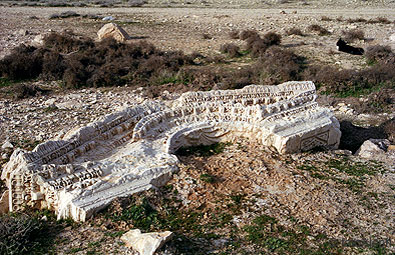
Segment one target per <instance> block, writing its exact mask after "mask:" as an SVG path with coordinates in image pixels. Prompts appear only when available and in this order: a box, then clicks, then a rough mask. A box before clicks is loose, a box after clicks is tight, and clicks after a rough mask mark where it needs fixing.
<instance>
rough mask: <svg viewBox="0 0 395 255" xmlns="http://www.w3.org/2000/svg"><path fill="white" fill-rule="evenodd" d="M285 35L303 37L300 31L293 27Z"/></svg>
mask: <svg viewBox="0 0 395 255" xmlns="http://www.w3.org/2000/svg"><path fill="white" fill-rule="evenodd" d="M286 34H287V35H299V36H304V34H303V32H302V30H300V29H299V28H296V27H293V28H291V29H289V30H287V32H286Z"/></svg>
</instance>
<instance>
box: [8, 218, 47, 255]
mask: <svg viewBox="0 0 395 255" xmlns="http://www.w3.org/2000/svg"><path fill="white" fill-rule="evenodd" d="M42 229H43V224H42V222H40V221H39V220H38V219H37V218H33V217H30V216H27V215H16V216H9V215H5V216H1V217H0V254H5V255H6V254H29V252H31V251H32V250H33V249H34V248H35V247H36V246H38V245H39V243H38V242H37V240H38V239H39V236H40V235H45V233H40V231H41V230H42Z"/></svg>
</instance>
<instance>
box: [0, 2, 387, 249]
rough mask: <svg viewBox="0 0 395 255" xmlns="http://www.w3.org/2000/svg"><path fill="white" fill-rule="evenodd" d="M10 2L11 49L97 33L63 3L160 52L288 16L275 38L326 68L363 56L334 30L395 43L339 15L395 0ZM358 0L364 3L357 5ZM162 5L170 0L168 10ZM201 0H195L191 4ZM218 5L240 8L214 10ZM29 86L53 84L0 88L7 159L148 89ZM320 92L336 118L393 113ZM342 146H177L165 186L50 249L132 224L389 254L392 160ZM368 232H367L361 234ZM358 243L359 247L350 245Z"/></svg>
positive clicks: (194, 47) (260, 243)
mask: <svg viewBox="0 0 395 255" xmlns="http://www.w3.org/2000/svg"><path fill="white" fill-rule="evenodd" d="M202 3H203V4H202ZM7 4H8V3H7ZM7 4H6V3H3V5H2V6H0V13H1V15H0V16H1V17H0V56H1V57H3V56H5V55H6V54H8V53H9V52H10V50H11V49H12V48H13V47H14V46H16V45H18V44H20V43H23V42H24V43H28V42H31V41H32V40H33V38H34V37H35V36H36V35H38V34H45V33H48V32H49V31H63V30H64V29H73V30H74V31H75V32H76V33H79V34H84V35H86V36H89V37H95V36H96V35H95V34H96V32H97V30H98V29H99V28H100V27H101V26H102V25H103V24H104V23H105V22H104V21H101V20H93V19H89V18H83V17H75V18H68V19H49V17H50V15H52V14H54V13H60V12H63V11H66V10H72V11H75V12H77V13H79V14H92V15H98V16H100V17H105V16H110V15H111V16H113V17H114V18H115V22H116V23H118V24H120V25H122V27H124V28H125V30H126V31H127V32H129V33H130V35H132V36H133V37H134V39H133V40H148V41H150V42H152V43H154V45H156V46H157V47H159V48H160V49H163V50H182V51H185V52H187V53H191V52H193V51H198V52H201V53H204V54H208V55H218V54H220V53H219V47H220V46H221V45H222V44H224V43H228V42H234V43H236V44H238V45H242V41H240V40H234V39H230V38H229V35H228V34H229V32H230V31H233V30H245V29H256V30H258V31H261V32H266V31H275V32H278V33H280V34H282V35H285V32H286V31H287V30H288V29H290V28H292V27H298V28H300V29H301V30H302V31H303V32H304V33H306V36H303V37H301V36H294V35H292V36H284V37H283V42H282V45H285V46H286V47H289V48H292V49H294V50H295V51H296V52H298V53H303V55H305V56H307V57H308V58H309V59H311V60H312V61H318V62H320V63H324V64H328V65H334V66H339V67H343V68H349V67H361V68H362V67H364V66H366V63H365V60H364V59H362V58H361V57H359V56H352V55H347V54H341V53H338V52H336V46H335V42H336V41H337V39H338V37H339V36H341V35H342V31H343V30H349V29H354V28H358V29H362V30H363V31H364V32H365V37H366V40H358V41H356V43H355V45H359V46H362V47H367V46H369V45H375V44H384V45H390V46H392V48H393V49H394V48H395V41H394V40H393V39H392V40H391V38H392V37H391V35H393V34H394V32H395V31H394V23H390V24H381V23H376V24H368V23H366V22H354V23H350V22H348V21H347V20H348V19H356V18H359V17H363V18H365V19H367V20H368V19H375V18H377V17H385V18H387V19H389V20H390V21H394V19H395V14H394V11H393V10H394V3H393V2H392V3H389V2H385V3H384V2H382V1H364V2H363V3H361V4H360V3H357V2H341V3H335V1H330V2H325V5H324V4H323V3H322V2H319V1H312V2H308V4H306V2H293V1H290V3H288V4H278V3H275V2H271V1H254V2H253V1H251V3H250V2H249V4H248V6H246V5H245V1H233V2H232V3H230V2H220V1H215V2H214V1H204V2H203V1H199V2H198V1H190V3H189V4H188V3H182V2H177V1H173V2H171V3H169V2H168V1H162V2H159V1H158V2H154V1H150V3H149V4H148V5H147V7H149V8H130V9H127V8H70V7H68V8H49V7H15V6H14V7H12V8H10V7H9V6H8V5H7ZM358 4H360V5H359V6H360V7H359V8H355V6H358ZM167 5H170V6H171V7H173V8H163V7H166V6H167ZM202 5H204V8H197V7H202ZM327 5H328V6H327ZM218 6H226V7H240V6H241V7H248V8H243V9H241V8H229V9H225V8H221V9H219V8H213V7H218ZM158 7H160V8H158ZM179 7H183V8H179ZM185 7H189V8H185ZM255 8H256V9H255ZM258 8H264V9H258ZM323 16H325V17H327V18H325V17H323ZM311 24H319V25H321V26H323V27H325V28H327V29H328V30H329V31H331V32H332V34H331V35H327V36H319V35H317V34H315V33H313V32H311V31H309V30H308V26H309V25H311ZM205 35H207V36H205ZM237 64H240V63H237ZM240 65H242V63H241V64H240ZM32 83H35V84H37V85H40V86H42V87H45V88H47V89H50V90H51V91H50V92H42V94H41V95H39V96H36V97H33V98H27V99H22V100H16V99H13V97H12V94H5V95H4V94H2V96H1V98H0V130H1V132H0V145H4V146H3V147H2V148H1V155H0V156H1V163H2V164H4V163H6V162H7V161H8V159H9V156H10V154H11V153H12V151H13V150H14V149H15V148H17V147H21V148H25V149H32V148H33V147H34V146H35V145H37V144H38V143H40V142H43V141H46V140H49V139H52V138H55V137H56V136H59V135H62V134H63V133H64V132H67V131H69V130H72V129H75V128H78V127H81V126H83V125H86V124H87V123H89V122H91V121H93V120H95V119H96V118H98V117H100V116H102V115H104V114H108V113H111V112H113V111H115V110H117V109H119V108H120V107H123V106H125V105H133V104H138V103H141V102H143V101H144V100H148V96H147V93H146V92H145V91H144V88H137V89H136V88H130V87H115V88H114V87H113V88H100V89H96V88H86V89H82V90H73V91H69V90H61V89H59V82H45V83H44V82H42V81H34V82H32ZM7 93H12V92H7ZM168 97H171V95H169V93H163V94H162V95H161V97H160V98H158V99H159V100H160V99H166V98H168ZM319 100H320V103H321V104H323V105H326V106H328V107H331V109H332V110H334V112H335V115H336V116H337V117H338V119H340V120H344V121H348V122H351V123H352V124H353V125H355V126H360V127H364V128H366V129H374V127H377V126H380V124H382V123H384V122H391V120H392V123H393V119H394V117H395V116H394V112H381V113H371V114H369V113H367V114H360V113H359V112H358V109H356V107H355V105H356V104H353V101H355V100H365V99H364V98H361V99H333V98H331V97H326V96H320V98H319ZM378 130H379V129H378ZM379 132H380V131H379ZM376 135H377V134H376ZM379 136H380V134H379ZM393 136H394V134H392V137H393ZM343 139H345V138H343ZM393 139H394V138H392V141H393ZM7 141H8V142H10V143H7ZM342 149H343V150H338V151H333V152H320V151H315V152H310V153H302V154H295V155H286V156H281V155H278V154H277V153H275V152H273V151H271V150H270V149H269V148H264V147H262V146H260V145H259V144H257V143H253V142H251V141H245V140H240V141H239V142H238V143H236V144H228V145H226V146H224V149H223V150H222V149H221V150H220V151H218V153H216V152H215V153H214V152H209V153H200V154H199V153H194V154H193V153H192V154H190V155H185V156H180V160H181V164H180V171H179V172H178V173H177V174H176V175H175V176H174V178H173V180H172V181H171V182H170V183H169V184H168V185H167V186H165V187H163V188H162V189H160V190H158V191H150V192H146V193H144V194H140V195H139V196H134V197H133V198H129V199H128V200H126V201H123V200H122V201H116V202H114V203H113V204H112V205H111V207H110V209H108V210H106V211H104V212H103V213H101V214H99V215H98V216H97V217H95V218H94V219H92V220H90V221H88V222H86V223H82V224H69V225H68V226H66V227H64V228H62V229H61V230H60V231H59V232H58V233H57V235H56V238H55V246H54V247H53V248H52V249H53V252H54V253H59V254H95V253H96V254H133V251H131V250H129V249H127V248H126V247H124V246H123V244H122V242H121V241H120V239H119V237H120V235H122V234H123V233H124V232H125V231H127V230H129V229H130V228H134V227H138V228H141V229H143V230H145V231H153V230H163V231H164V230H171V231H174V232H175V233H176V237H175V238H174V239H173V241H171V242H170V243H168V244H167V245H166V246H165V247H164V248H162V250H161V251H160V252H159V253H160V254H258V253H264V252H268V253H279V254H282V253H289V252H290V251H291V250H298V249H299V252H300V253H302V252H305V254H308V252H316V254H335V253H338V254H357V253H362V254H374V253H377V254H385V253H388V254H391V252H395V248H394V243H395V237H394V236H395V233H394V232H393V229H395V223H394V217H393V212H394V211H395V203H394V202H395V201H394V195H395V192H394V188H395V186H394V185H395V173H394V165H395V162H394V161H393V158H392V159H391V158H388V159H387V160H385V161H384V162H376V161H369V160H366V159H362V158H360V157H357V156H353V155H351V152H350V151H348V150H347V149H350V148H342ZM3 189H4V187H1V186H0V190H1V191H3ZM143 197H144V198H145V200H143V199H142V198H143ZM149 208H151V209H152V210H151V209H150V210H148V209H149ZM133 210H137V211H138V210H142V211H141V214H142V215H144V217H141V218H134V216H133V214H132V213H130V212H131V211H133ZM259 229H267V230H268V231H267V232H268V233H270V235H267V234H266V235H265V234H262V235H259V233H260V232H259V231H260V230H259ZM254 233H255V234H256V233H258V234H257V235H254ZM291 237H292V238H291ZM367 239H369V240H373V243H372V244H369V245H367V244H366V242H365V241H364V240H367ZM355 240H356V241H357V242H354V243H357V244H358V245H356V247H354V246H355V245H353V243H352V242H353V241H355ZM383 240H384V241H385V240H390V241H391V244H392V246H390V245H386V244H383ZM375 241H376V242H375ZM350 242H351V243H350ZM380 242H381V243H380ZM361 243H363V244H361ZM337 248H339V250H338V249H337ZM319 252H321V253H319ZM324 252H326V253H324ZM380 252H381V253H380ZM290 254H292V253H290Z"/></svg>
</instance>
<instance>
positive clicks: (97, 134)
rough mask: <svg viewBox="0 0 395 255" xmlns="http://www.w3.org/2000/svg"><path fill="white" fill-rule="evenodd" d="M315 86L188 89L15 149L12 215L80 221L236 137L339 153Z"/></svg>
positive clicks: (333, 123) (289, 149)
mask: <svg viewBox="0 0 395 255" xmlns="http://www.w3.org/2000/svg"><path fill="white" fill-rule="evenodd" d="M316 97H317V95H316V90H315V86H314V84H313V83H312V82H287V83H283V84H280V85H278V86H261V85H251V86H248V87H245V88H243V89H238V90H215V91H207V92H188V93H184V94H182V95H181V96H180V97H179V98H177V99H175V100H169V101H147V102H145V103H142V104H140V105H136V106H133V107H128V108H125V109H123V110H121V111H118V112H115V113H113V114H110V115H107V116H105V117H103V118H102V119H99V120H97V121H95V122H93V123H91V124H89V125H87V126H85V127H82V128H80V129H78V130H76V131H70V132H69V133H68V134H66V135H65V136H64V137H62V140H54V141H47V142H45V143H42V144H39V145H38V146H37V147H36V148H35V149H34V150H33V151H31V152H29V151H25V150H21V149H17V150H16V151H14V153H13V154H12V156H11V159H10V161H9V162H8V163H7V164H6V165H5V168H4V169H3V173H2V176H1V178H2V179H4V180H5V181H6V184H7V186H8V195H9V197H8V198H9V201H8V202H9V210H10V211H19V210H23V208H25V207H26V206H30V207H34V208H48V209H50V210H54V211H55V212H56V214H57V215H58V218H68V217H71V218H72V219H74V220H76V221H85V220H87V219H88V218H89V217H90V216H92V215H93V214H94V213H95V212H97V211H99V210H100V209H102V208H104V207H106V206H107V205H108V204H109V203H110V202H111V201H112V200H114V199H115V198H118V197H125V196H129V195H131V194H133V193H136V192H140V191H144V190H148V189H150V188H152V187H158V186H161V185H164V184H165V183H166V182H167V181H168V180H169V179H170V178H171V175H172V173H173V172H175V171H176V170H177V163H178V159H177V157H176V156H175V155H174V154H173V153H174V152H175V151H177V150H178V149H179V148H181V147H184V146H191V145H198V144H205V145H208V144H212V143H216V142H225V141H226V142H234V141H237V139H238V138H239V137H246V138H249V139H252V140H256V141H257V142H259V143H262V144H263V145H265V146H272V147H274V148H275V149H276V150H277V151H278V152H279V153H294V152H299V151H306V150H310V149H312V148H314V147H316V146H325V147H328V148H337V147H338V145H339V140H340V135H341V132H340V130H339V122H338V121H337V119H336V118H335V117H334V116H333V114H332V113H331V112H330V110H329V109H326V108H323V107H320V106H319V105H318V104H317V102H316Z"/></svg>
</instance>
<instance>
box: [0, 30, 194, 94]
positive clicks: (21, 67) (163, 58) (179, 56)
mask: <svg viewBox="0 0 395 255" xmlns="http://www.w3.org/2000/svg"><path fill="white" fill-rule="evenodd" d="M188 64H193V58H192V57H190V56H187V55H184V54H183V53H182V52H177V51H175V52H171V51H170V52H163V51H160V50H157V49H156V48H155V47H154V46H153V45H152V44H150V43H147V42H145V41H140V42H136V43H130V44H123V43H118V42H116V41H115V40H113V39H106V40H103V41H102V42H98V43H94V42H93V41H92V40H91V39H88V38H78V37H76V36H74V35H73V34H70V33H62V34H57V33H52V34H50V35H48V36H47V37H45V38H44V47H41V48H35V47H32V46H24V45H22V46H19V47H17V48H16V49H14V50H13V52H12V53H11V55H9V56H6V57H5V58H4V59H2V60H0V75H1V77H3V78H8V79H12V80H21V79H32V78H37V77H39V76H41V77H42V78H44V79H48V80H56V79H63V82H64V84H65V86H66V87H68V88H78V87H82V86H94V87H101V86H109V85H123V84H125V83H127V82H128V81H131V80H133V81H134V83H135V84H137V83H143V84H147V83H149V82H150V81H151V79H152V77H154V76H156V75H158V74H160V73H162V72H163V71H167V72H174V73H177V72H178V71H179V70H180V68H181V67H182V66H184V65H188Z"/></svg>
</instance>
